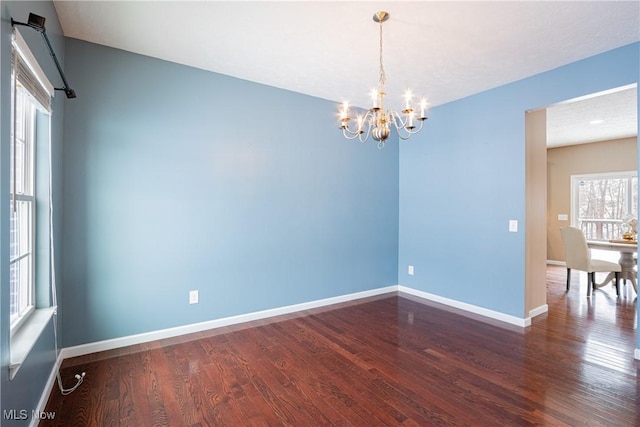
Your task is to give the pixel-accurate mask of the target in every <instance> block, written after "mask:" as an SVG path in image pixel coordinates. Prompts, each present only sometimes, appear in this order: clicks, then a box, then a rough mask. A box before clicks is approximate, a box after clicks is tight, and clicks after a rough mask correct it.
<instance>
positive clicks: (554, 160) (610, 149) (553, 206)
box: [547, 138, 638, 261]
mask: <svg viewBox="0 0 640 427" xmlns="http://www.w3.org/2000/svg"><path fill="white" fill-rule="evenodd" d="M637 146H638V142H637V138H624V139H616V140H612V141H604V142H594V143H590V144H581V145H570V146H566V147H558V148H550V149H548V150H547V259H549V260H553V261H564V250H563V248H562V239H561V237H560V227H564V226H567V225H570V222H571V175H578V174H589V173H602V172H619V171H630V170H637V169H638V156H637V153H638V148H637ZM558 214H567V216H568V217H569V220H567V221H558Z"/></svg>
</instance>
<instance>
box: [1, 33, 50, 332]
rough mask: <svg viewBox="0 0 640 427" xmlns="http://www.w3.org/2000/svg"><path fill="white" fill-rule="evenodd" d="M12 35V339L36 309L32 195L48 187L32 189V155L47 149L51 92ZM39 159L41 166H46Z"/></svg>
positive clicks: (25, 49) (20, 42)
mask: <svg viewBox="0 0 640 427" xmlns="http://www.w3.org/2000/svg"><path fill="white" fill-rule="evenodd" d="M13 36H14V38H13V40H12V57H11V66H12V75H11V89H12V91H11V92H12V93H11V95H12V97H11V98H12V108H11V123H12V126H11V149H10V159H9V162H10V176H11V178H10V184H9V185H10V190H9V194H10V197H11V213H10V228H9V319H10V322H9V323H10V331H11V336H12V339H13V336H14V333H15V332H16V331H17V330H18V329H19V328H20V327H21V326H22V325H23V324H25V323H26V322H25V321H26V320H27V319H28V318H29V315H30V314H31V313H32V312H33V311H34V310H35V308H36V300H35V298H36V289H35V286H36V277H35V276H36V274H35V272H36V268H37V265H36V264H37V261H38V259H39V258H38V257H39V256H38V255H37V254H36V251H35V249H36V245H35V239H36V224H37V221H39V219H38V218H42V215H40V217H38V216H37V215H36V214H37V211H36V209H37V206H36V201H37V200H39V199H38V197H39V198H41V197H42V193H43V192H48V191H47V190H48V189H45V188H41V189H37V188H36V177H37V176H36V173H37V169H36V166H37V165H36V158H37V157H38V156H37V153H38V152H41V151H42V153H45V152H48V150H49V137H50V135H49V130H48V126H49V118H50V108H51V94H52V93H53V87H52V86H51V83H49V81H48V80H47V78H46V76H45V74H44V73H43V72H42V69H41V68H40V67H39V66H38V63H37V61H36V60H35V58H34V57H33V54H32V53H31V52H30V51H29V48H28V46H27V44H26V43H25V42H24V39H23V38H22V36H21V35H20V32H19V31H15V30H14V34H13ZM45 125H46V127H47V129H46V130H45V131H41V132H37V131H36V130H42V128H43V127H44V126H45ZM42 153H41V154H42ZM44 163H46V162H44ZM44 163H43V166H46V165H45V164H44ZM41 173H42V171H41ZM47 185H48V184H47ZM36 196H38V197H36ZM44 205H46V206H43V208H44V210H43V212H42V213H43V214H46V208H47V207H48V203H44ZM44 228H45V229H46V228H47V227H44ZM44 232H45V233H46V232H47V230H44ZM40 258H42V257H41V256H40ZM46 262H47V261H46V260H45V259H44V258H42V259H41V263H42V264H43V265H45V264H46Z"/></svg>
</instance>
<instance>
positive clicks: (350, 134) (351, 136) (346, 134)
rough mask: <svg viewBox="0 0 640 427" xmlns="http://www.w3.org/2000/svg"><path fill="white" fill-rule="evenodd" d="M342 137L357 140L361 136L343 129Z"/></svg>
mask: <svg viewBox="0 0 640 427" xmlns="http://www.w3.org/2000/svg"><path fill="white" fill-rule="evenodd" d="M342 135H344V137H345V138H347V139H356V138H357V137H358V136H360V134H359V133H358V132H351V131H350V130H349V129H347V128H342Z"/></svg>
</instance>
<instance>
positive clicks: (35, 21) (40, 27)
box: [11, 13, 77, 99]
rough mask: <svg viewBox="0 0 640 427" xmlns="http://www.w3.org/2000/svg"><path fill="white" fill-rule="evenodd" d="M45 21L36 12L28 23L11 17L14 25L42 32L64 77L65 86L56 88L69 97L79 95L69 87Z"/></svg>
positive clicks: (50, 53)
mask: <svg viewBox="0 0 640 427" xmlns="http://www.w3.org/2000/svg"><path fill="white" fill-rule="evenodd" d="M44 22H45V18H44V17H42V16H38V15H36V14H35V13H30V14H29V20H28V21H27V23H26V24H25V23H24V22H18V21H15V20H14V19H13V18H11V26H12V27H14V26H16V25H21V26H24V27H29V28H32V29H34V30H36V31H37V32H39V33H40V34H42V38H43V39H44V42H45V43H46V45H47V48H48V49H49V55H51V57H52V58H53V62H54V63H55V64H56V68H57V69H58V72H59V73H60V77H61V78H62V83H64V86H63V87H61V88H55V90H61V91H63V92H64V93H65V95H66V96H67V98H69V99H72V98H75V97H76V96H77V95H76V91H75V90H73V89H71V88H70V87H69V83H67V79H66V78H65V76H64V72H63V71H62V67H61V66H60V63H59V62H58V58H57V57H56V54H55V52H54V51H53V46H51V42H49V37H47V30H46V29H45V27H44Z"/></svg>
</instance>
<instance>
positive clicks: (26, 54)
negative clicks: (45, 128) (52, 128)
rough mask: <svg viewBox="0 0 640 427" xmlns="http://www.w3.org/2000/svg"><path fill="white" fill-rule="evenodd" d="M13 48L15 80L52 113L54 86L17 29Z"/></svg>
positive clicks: (14, 34)
mask: <svg viewBox="0 0 640 427" xmlns="http://www.w3.org/2000/svg"><path fill="white" fill-rule="evenodd" d="M12 46H13V55H12V56H11V65H12V68H13V70H14V73H15V74H14V78H15V79H16V81H18V82H19V84H21V85H22V86H23V87H24V88H25V89H26V90H27V91H28V92H29V93H30V94H31V96H33V97H34V98H35V100H36V101H37V102H38V104H40V106H41V107H42V108H43V109H44V110H46V111H48V112H51V98H52V97H53V96H54V88H53V85H52V84H51V83H50V82H49V80H48V79H47V76H46V75H45V74H44V71H42V69H41V68H40V66H39V65H38V62H37V61H36V59H35V57H34V56H33V54H32V53H31V51H30V50H29V47H28V46H27V43H26V42H25V41H24V38H23V37H22V35H21V34H20V31H19V30H18V29H17V28H14V32H13V43H12Z"/></svg>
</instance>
